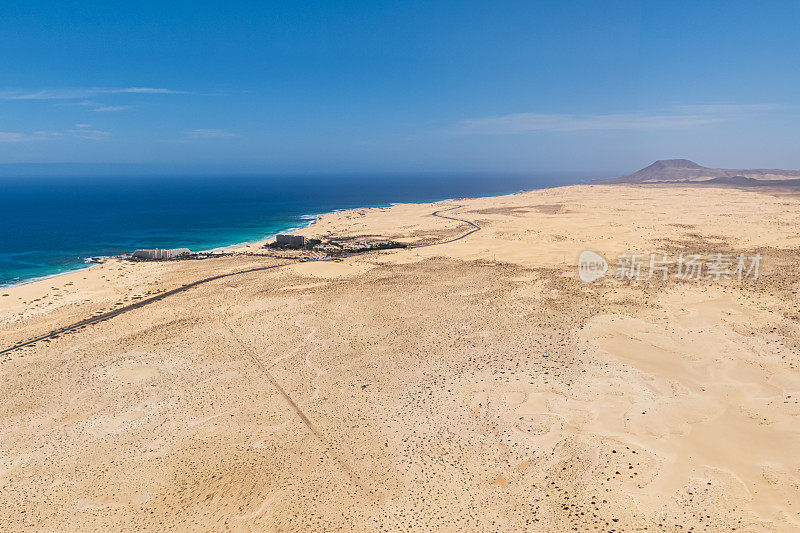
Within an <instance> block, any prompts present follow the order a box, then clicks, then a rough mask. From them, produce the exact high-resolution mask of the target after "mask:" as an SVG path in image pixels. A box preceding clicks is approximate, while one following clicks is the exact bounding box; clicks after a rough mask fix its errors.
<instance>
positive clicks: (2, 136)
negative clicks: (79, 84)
mask: <svg viewBox="0 0 800 533" xmlns="http://www.w3.org/2000/svg"><path fill="white" fill-rule="evenodd" d="M109 137H111V132H110V131H105V130H98V129H95V128H92V126H91V125H90V124H75V125H74V126H72V127H71V128H67V129H64V130H55V131H48V130H39V131H34V132H31V133H25V132H17V131H0V143H18V142H35V141H46V140H50V139H60V138H77V139H86V140H91V141H99V140H102V139H107V138H109Z"/></svg>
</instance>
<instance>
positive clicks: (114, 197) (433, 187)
mask: <svg viewBox="0 0 800 533" xmlns="http://www.w3.org/2000/svg"><path fill="white" fill-rule="evenodd" d="M588 177H589V176H587V175H586V174H580V175H578V174H574V173H573V174H570V173H550V174H418V175H379V176H377V175H324V176H307V175H305V176H256V175H235V176H171V177H164V176H138V177H132V176H126V177H113V176H91V177H26V178H11V177H2V178H0V286H6V285H14V284H19V283H24V282H26V281H31V280H34V279H38V278H42V277H46V276H51V275H54V274H58V273H62V272H66V271H70V270H76V269H79V268H84V267H86V266H88V265H87V262H86V261H87V258H90V257H96V256H108V255H116V254H121V253H127V252H131V251H133V250H134V249H136V248H155V247H159V248H176V247H186V248H189V249H191V250H193V251H199V250H208V249H212V248H218V247H221V246H227V245H231V244H238V243H244V242H251V241H255V240H259V239H264V238H267V237H269V236H272V235H274V234H275V233H280V232H283V231H286V230H289V229H292V228H298V227H302V226H306V225H308V224H309V223H310V222H311V221H313V220H314V218H315V217H316V216H317V215H319V214H323V213H327V212H331V211H334V210H337V209H347V208H354V207H377V206H386V205H390V204H392V203H398V202H430V201H437V200H444V199H448V198H460V197H475V196H490V195H500V194H506V193H512V192H516V191H519V190H525V189H536V188H543V187H552V186H558V185H565V184H569V183H577V182H580V181H583V180H585V179H587V178H588Z"/></svg>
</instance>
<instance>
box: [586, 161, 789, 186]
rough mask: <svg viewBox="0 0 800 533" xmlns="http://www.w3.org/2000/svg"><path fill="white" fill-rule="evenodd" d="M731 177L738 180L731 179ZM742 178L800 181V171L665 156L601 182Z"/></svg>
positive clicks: (726, 179)
mask: <svg viewBox="0 0 800 533" xmlns="http://www.w3.org/2000/svg"><path fill="white" fill-rule="evenodd" d="M719 178H723V179H719ZM728 178H736V179H735V180H729V179H728ZM742 178H750V179H751V180H758V181H769V182H775V181H785V180H796V179H800V171H798V170H779V169H765V168H753V169H728V168H709V167H704V166H701V165H698V164H697V163H695V162H694V161H689V160H688V159H661V160H658V161H656V162H655V163H653V164H652V165H650V166H648V167H645V168H643V169H642V170H639V171H637V172H634V173H633V174H628V175H627V176H622V177H619V178H612V179H608V180H601V181H602V182H603V183H665V182H684V181H693V182H702V181H711V180H714V182H716V183H735V182H739V181H741V179H742Z"/></svg>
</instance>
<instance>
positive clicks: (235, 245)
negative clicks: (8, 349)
mask: <svg viewBox="0 0 800 533" xmlns="http://www.w3.org/2000/svg"><path fill="white" fill-rule="evenodd" d="M545 188H550V187H545ZM528 190H540V189H539V188H532V189H521V190H518V191H516V192H512V193H509V192H502V193H498V194H493V195H488V196H486V197H487V198H492V197H496V196H506V195H508V194H517V193H520V192H526V191H528ZM448 200H452V198H443V199H438V200H431V201H422V202H387V203H385V204H374V205H364V206H357V207H347V208H334V209H331V210H329V211H325V212H321V213H318V214H313V213H309V214H303V215H300V216H299V217H298V218H299V219H300V220H306V221H307V223H306V224H305V225H297V224H296V223H294V222H291V223H290V222H287V223H286V228H285V229H281V230H278V231H276V232H275V233H271V234H266V236H262V237H259V238H256V239H253V240H245V241H235V242H232V243H227V244H222V245H220V246H214V247H211V248H203V249H198V250H193V252H195V253H203V252H218V251H225V250H239V249H249V248H252V247H253V246H256V247H259V246H263V245H264V244H266V243H267V242H269V241H271V240H273V239H274V238H275V235H277V234H279V233H289V234H291V233H295V232H298V231H301V230H304V229H307V228H309V227H311V226H313V225H314V224H315V223H316V222H317V221H318V220H319V219H320V218H321V217H323V216H326V215H331V214H335V213H340V212H343V211H348V210H358V209H378V208H385V207H392V206H394V205H398V204H400V203H424V204H428V203H439V202H446V201H448ZM153 247H157V246H153ZM133 251H134V250H130V251H128V252H125V253H122V254H119V255H109V256H104V255H96V256H90V257H83V258H82V261H83V263H82V264H81V266H77V267H76V268H68V269H66V270H63V271H60V272H54V273H52V274H45V275H42V276H35V277H32V278H29V279H25V280H22V281H19V282H13V283H7V284H0V291H2V290H5V289H11V288H14V287H20V286H24V285H28V284H30V283H36V282H40V281H46V280H48V279H51V278H55V277H58V276H65V275H68V274H72V273H77V272H82V271H85V270H88V269H90V268H93V267H95V266H97V265H98V264H102V262H105V261H108V260H114V259H116V258H117V257H120V256H124V255H126V254H129V253H133ZM95 258H97V259H100V260H101V261H99V262H95V261H92V259H95ZM84 265H85V266H84ZM0 303H2V302H0Z"/></svg>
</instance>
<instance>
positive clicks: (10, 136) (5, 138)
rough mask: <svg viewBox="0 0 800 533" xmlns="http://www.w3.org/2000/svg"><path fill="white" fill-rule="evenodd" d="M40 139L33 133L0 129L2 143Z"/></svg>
mask: <svg viewBox="0 0 800 533" xmlns="http://www.w3.org/2000/svg"><path fill="white" fill-rule="evenodd" d="M35 140H38V139H37V138H36V137H35V136H33V135H28V134H26V133H19V132H17V131H0V143H21V142H28V141H35Z"/></svg>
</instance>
